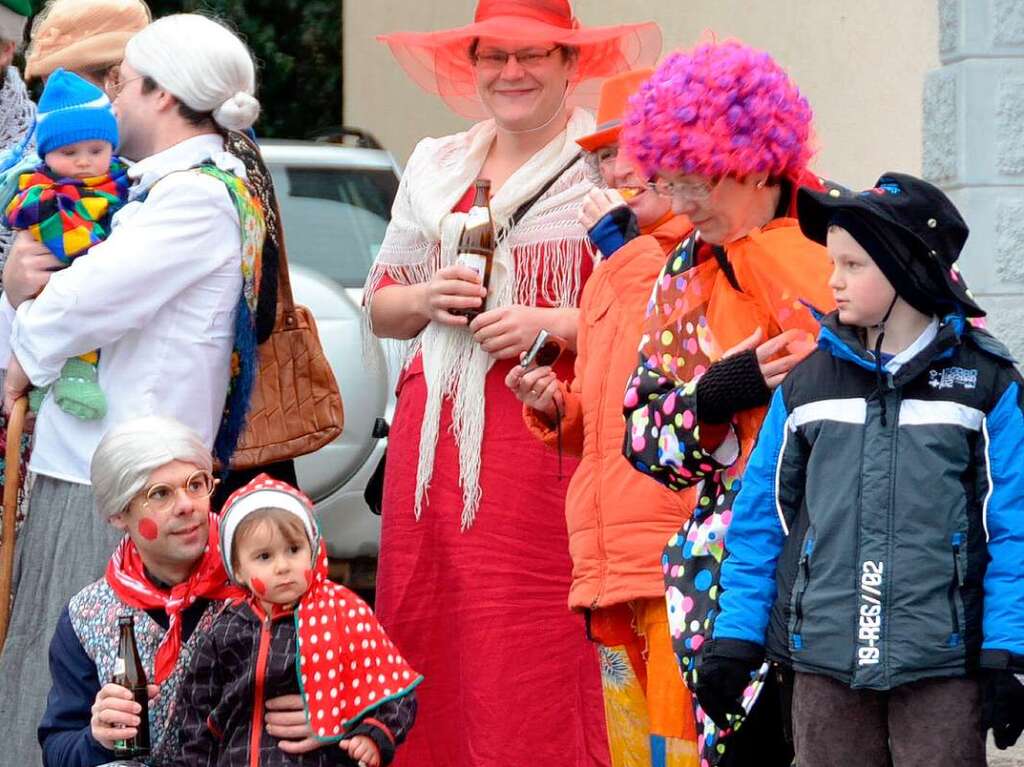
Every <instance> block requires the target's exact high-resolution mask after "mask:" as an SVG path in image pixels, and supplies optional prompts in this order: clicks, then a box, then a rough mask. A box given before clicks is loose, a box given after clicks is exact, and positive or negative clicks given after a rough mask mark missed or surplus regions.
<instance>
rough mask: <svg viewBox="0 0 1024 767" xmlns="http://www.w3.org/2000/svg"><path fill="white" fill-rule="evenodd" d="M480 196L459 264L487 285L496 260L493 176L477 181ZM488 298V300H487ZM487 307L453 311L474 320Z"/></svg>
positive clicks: (471, 212)
mask: <svg viewBox="0 0 1024 767" xmlns="http://www.w3.org/2000/svg"><path fill="white" fill-rule="evenodd" d="M475 186H476V196H475V197H474V199H473V207H472V208H470V209H469V214H468V215H467V216H466V224H465V226H463V228H462V234H461V235H460V237H459V248H458V256H457V258H456V259H455V263H457V264H458V265H459V266H465V267H467V268H468V269H472V270H473V271H474V272H476V273H477V275H479V277H480V284H481V285H483V286H484V287H485V288H486V287H488V285H489V284H490V281H491V264H492V263H493V262H494V220H493V219H492V218H491V206H490V197H491V182H490V180H489V179H486V178H480V179H477V180H476V184H475ZM485 301H486V299H485ZM482 311H484V306H483V305H481V306H480V308H479V309H453V310H452V311H451V313H452V314H457V315H460V316H463V317H469V319H471V320H472V319H473V318H474V317H476V316H477V315H478V314H480V312H482Z"/></svg>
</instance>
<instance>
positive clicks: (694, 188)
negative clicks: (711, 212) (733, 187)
mask: <svg viewBox="0 0 1024 767" xmlns="http://www.w3.org/2000/svg"><path fill="white" fill-rule="evenodd" d="M721 183H722V180H721V179H719V180H718V181H715V182H714V183H712V182H711V181H701V182H700V183H698V184H690V183H685V182H681V181H669V180H668V179H666V178H661V177H658V178H656V179H654V181H648V182H647V188H648V189H650V190H652V191H654V192H656V193H657V194H659V195H661V196H662V197H668V198H670V199H674V200H677V201H679V202H686V201H687V200H691V201H693V202H707V200H708V198H709V197H711V195H712V194H714V192H715V190H716V189H717V188H718V185H719V184H721Z"/></svg>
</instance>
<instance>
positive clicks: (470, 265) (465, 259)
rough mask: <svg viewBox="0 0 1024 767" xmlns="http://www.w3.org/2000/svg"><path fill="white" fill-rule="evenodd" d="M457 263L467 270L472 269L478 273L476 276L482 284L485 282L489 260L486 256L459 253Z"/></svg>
mask: <svg viewBox="0 0 1024 767" xmlns="http://www.w3.org/2000/svg"><path fill="white" fill-rule="evenodd" d="M455 263H457V264H458V265H459V266H464V267H466V268H467V269H472V270H473V271H474V272H476V276H477V277H479V278H480V282H483V281H484V273H485V272H486V271H487V259H486V258H485V257H484V256H481V255H480V254H479V253H459V257H458V258H457V259H455Z"/></svg>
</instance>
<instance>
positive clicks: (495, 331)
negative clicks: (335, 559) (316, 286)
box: [365, 0, 660, 767]
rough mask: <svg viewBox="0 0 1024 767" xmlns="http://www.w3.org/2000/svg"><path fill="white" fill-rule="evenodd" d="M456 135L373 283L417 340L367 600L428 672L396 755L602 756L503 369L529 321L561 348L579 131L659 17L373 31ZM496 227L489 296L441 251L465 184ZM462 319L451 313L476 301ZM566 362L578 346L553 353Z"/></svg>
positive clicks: (479, 14) (556, 504)
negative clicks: (462, 122) (371, 595)
mask: <svg viewBox="0 0 1024 767" xmlns="http://www.w3.org/2000/svg"><path fill="white" fill-rule="evenodd" d="M382 40H383V41H384V42H386V43H387V44H388V45H389V46H390V47H391V49H392V51H393V52H394V53H395V56H396V58H397V59H398V60H399V62H400V63H401V64H402V65H403V66H404V67H405V69H406V70H407V71H408V72H409V73H410V75H411V76H412V77H413V79H414V80H415V81H416V82H417V83H418V84H420V85H421V86H422V87H424V88H425V89H427V90H429V91H431V92H433V93H437V94H438V95H440V96H441V98H442V99H443V100H444V101H445V103H447V104H448V105H449V107H450V108H452V109H453V110H454V111H456V112H458V113H459V114H462V115H466V116H474V117H483V118H486V119H484V121H483V122H480V123H477V124H476V125H474V126H473V127H472V128H471V129H470V130H468V131H466V132H464V133H459V134H456V135H453V136H446V137H444V138H440V139H424V140H423V141H421V142H420V143H419V144H418V145H417V147H416V149H415V150H414V152H413V154H412V156H411V157H410V159H409V162H408V164H407V167H406V171H405V174H404V176H403V178H402V184H401V188H400V189H399V193H398V197H397V199H396V202H395V206H394V209H393V211H392V221H391V224H390V226H389V228H388V232H387V235H386V237H385V240H384V243H383V245H382V246H381V250H380V253H379V255H378V257H377V260H376V262H375V264H374V266H373V268H372V270H371V273H370V276H369V278H368V280H367V285H366V291H365V295H366V296H367V298H366V305H367V313H368V317H369V321H370V323H371V326H372V329H373V332H374V333H375V334H376V335H378V336H381V337H388V338H402V339H411V340H412V342H413V343H412V351H411V353H410V355H409V357H408V359H407V360H406V364H405V367H404V370H403V372H402V375H401V377H400V380H399V384H398V405H397V408H396V411H395V416H394V423H393V424H392V427H391V433H390V437H389V447H388V459H387V465H386V471H385V482H384V498H383V523H382V534H381V556H380V566H379V570H378V581H377V609H378V615H379V617H380V619H381V621H382V623H383V624H384V626H386V628H387V631H388V632H389V635H390V636H392V637H393V638H394V640H395V643H396V644H397V645H398V647H399V648H400V649H401V651H402V653H403V654H404V655H405V656H406V657H407V658H409V660H410V663H412V664H413V665H414V667H416V668H417V669H418V670H420V671H421V672H422V673H423V675H424V679H425V681H424V683H423V685H422V686H421V693H420V710H419V721H418V723H417V726H416V727H415V728H414V729H413V731H412V732H411V734H410V737H409V741H408V743H407V745H406V746H405V748H404V749H403V751H402V752H401V753H400V755H399V757H398V762H399V764H401V765H416V767H433V766H436V767H449V766H450V765H460V767H478V766H479V767H484V766H487V767H490V766H491V765H502V767H517V766H518V765H523V766H526V765H531V766H532V765H536V764H558V765H568V766H576V765H579V766H580V767H582V766H583V765H587V766H588V767H590V765H607V764H608V763H609V757H608V744H607V737H606V732H605V729H604V714H603V708H602V695H601V682H600V674H599V670H598V661H597V656H596V653H595V651H594V647H593V645H592V644H591V643H590V642H588V641H587V639H586V634H585V631H584V626H583V619H582V617H581V616H580V615H579V614H573V613H571V612H570V611H569V610H568V609H567V604H566V603H567V596H568V591H569V583H570V569H571V564H570V558H569V551H568V543H567V534H566V527H565V491H566V486H567V481H568V478H569V476H570V475H571V474H572V470H573V469H574V468H575V462H574V461H570V460H568V459H567V460H565V461H564V462H563V464H562V466H561V470H560V469H559V459H558V456H557V454H556V453H555V452H554V451H551V450H549V449H548V448H546V447H544V446H543V445H542V444H540V443H539V442H537V441H536V440H535V439H533V437H532V436H531V435H530V433H529V432H528V431H527V429H526V427H525V425H524V424H523V420H522V413H521V405H520V404H519V402H518V400H516V398H515V397H514V396H513V394H512V393H511V392H510V391H509V390H508V389H507V388H506V387H505V385H504V379H505V376H506V375H507V374H508V372H509V371H510V370H511V368H512V366H513V365H515V364H517V363H518V360H519V358H520V355H521V353H522V352H523V351H525V350H526V349H527V348H528V347H529V345H530V344H531V343H532V341H533V339H534V337H535V336H536V335H537V333H538V331H540V330H541V329H546V330H548V331H550V332H553V333H555V334H557V335H559V336H562V337H563V338H565V339H566V340H567V341H568V342H569V344H570V346H573V345H574V342H575V336H576V322H577V316H578V310H577V308H576V306H577V304H578V300H579V295H580V291H581V289H582V286H583V283H584V282H585V281H586V279H587V277H588V276H589V274H590V271H591V269H592V266H593V260H594V253H593V251H592V248H591V245H590V244H589V241H588V239H587V233H586V231H585V230H584V229H583V227H582V226H581V225H580V224H579V222H578V221H577V213H578V211H579V208H580V205H581V203H582V200H583V197H584V195H585V194H586V193H587V191H588V190H589V189H590V187H591V184H590V182H589V180H588V178H587V170H586V168H585V165H584V163H583V162H582V161H580V157H579V147H578V146H577V145H576V139H578V138H580V137H582V136H584V135H587V134H589V133H592V132H593V130H594V127H595V124H594V119H593V117H592V116H591V115H590V114H589V113H588V112H586V111H585V110H584V109H582V108H580V107H581V106H585V105H592V104H593V103H594V100H595V97H596V95H597V92H598V89H599V85H600V81H601V80H602V79H603V78H605V77H607V76H610V75H612V74H616V73H618V72H620V71H625V70H627V69H630V68H634V67H637V66H644V65H649V64H651V63H653V61H654V60H655V59H656V57H657V55H658V53H659V50H660V33H659V32H658V29H657V27H656V26H655V25H654V24H639V25H624V26H618V27H604V28H589V27H583V26H581V25H580V23H579V21H578V20H576V19H575V18H574V17H573V14H572V9H571V7H570V5H569V3H568V2H567V0H532V1H529V2H528V1H527V0H480V2H479V4H478V6H477V11H476V18H475V21H474V23H473V24H471V25H469V26H466V27H462V28H459V29H453V30H447V31H443V32H435V33H430V34H413V33H401V34H395V35H388V36H385V37H384V38H382ZM478 178H486V179H488V180H490V182H491V194H492V196H491V199H490V208H491V213H492V216H493V218H494V221H495V225H496V229H497V231H498V232H499V236H498V240H497V247H496V252H495V256H494V263H493V266H492V271H491V277H490V284H489V288H488V290H487V291H484V289H483V288H482V287H481V286H480V284H479V281H478V280H477V278H476V276H475V274H474V273H473V272H472V271H470V270H468V269H466V268H465V267H462V266H457V265H456V255H457V254H456V245H457V242H458V239H459V234H460V232H461V230H462V227H463V224H464V222H465V220H466V211H468V209H469V207H470V206H471V203H472V199H473V194H472V189H473V186H474V181H475V180H477V179H478ZM480 308H482V309H483V311H482V313H480V314H479V315H478V316H476V318H475V319H473V320H472V321H471V322H470V321H469V320H467V318H466V317H465V316H461V315H459V314H453V313H452V311H451V310H459V309H480ZM560 366H561V370H562V375H563V377H564V376H566V375H567V374H568V372H569V371H570V370H571V366H572V360H571V355H567V358H566V359H564V360H562V361H561V362H560Z"/></svg>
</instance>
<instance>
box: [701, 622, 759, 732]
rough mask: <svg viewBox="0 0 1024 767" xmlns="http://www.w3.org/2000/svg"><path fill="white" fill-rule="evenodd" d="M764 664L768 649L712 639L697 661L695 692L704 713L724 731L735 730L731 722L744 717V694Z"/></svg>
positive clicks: (743, 641)
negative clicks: (765, 651) (765, 653)
mask: <svg viewBox="0 0 1024 767" xmlns="http://www.w3.org/2000/svg"><path fill="white" fill-rule="evenodd" d="M763 661H764V648H763V647H762V646H761V645H759V644H756V643H754V642H747V641H745V640H743V639H712V640H709V641H707V642H705V643H704V646H703V647H702V648H701V651H700V656H699V657H698V659H697V674H696V684H695V685H694V688H693V693H694V695H696V696H697V702H698V703H700V707H701V708H703V709H704V713H706V714H707V715H708V716H710V717H711V719H712V721H714V723H715V724H716V725H718V727H719V728H721V729H723V730H724V729H728V728H731V727H733V721H731V719H730V718H732V719H735V718H736V717H742V716H744V713H745V712H744V711H743V706H742V704H741V701H742V698H743V691H744V690H745V689H746V688H747V685H749V684H750V680H751V678H752V677H753V675H754V674H755V673H756V672H757V669H758V668H760V666H761V663H762V662H763Z"/></svg>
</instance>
